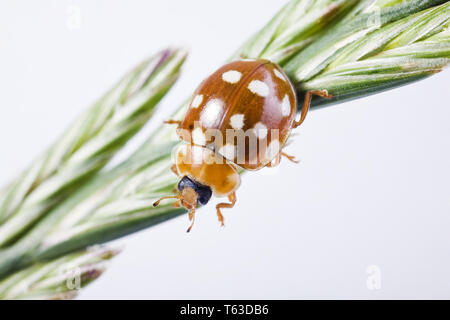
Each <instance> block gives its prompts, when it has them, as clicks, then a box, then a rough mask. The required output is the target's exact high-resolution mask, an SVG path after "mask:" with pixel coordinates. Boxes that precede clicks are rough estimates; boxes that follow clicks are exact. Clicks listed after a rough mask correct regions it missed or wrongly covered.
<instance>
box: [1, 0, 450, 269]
mask: <svg viewBox="0 0 450 320" xmlns="http://www.w3.org/2000/svg"><path fill="white" fill-rule="evenodd" d="M442 2H444V1H414V0H412V1H407V2H404V1H376V2H373V1H355V2H352V3H351V4H348V5H347V6H345V8H344V7H342V8H341V10H340V11H339V13H337V14H336V15H335V16H334V19H331V20H329V21H328V22H327V23H326V24H323V25H321V27H320V28H316V29H314V28H309V30H315V31H314V32H312V33H311V34H309V35H308V36H307V38H308V39H313V40H309V41H310V43H308V44H307V45H304V46H303V45H301V46H300V45H299V46H296V44H297V42H296V41H299V42H302V41H304V39H305V37H303V38H302V37H298V38H296V40H295V41H294V40H293V41H292V42H290V41H286V42H285V43H286V44H285V46H283V45H281V46H279V45H276V46H275V45H274V43H275V44H276V43H277V42H279V40H277V39H278V38H277V36H278V35H280V34H283V33H284V30H287V29H289V28H290V27H292V26H293V25H295V21H296V19H295V18H293V17H294V16H295V15H297V17H298V12H299V10H297V9H298V8H299V6H302V5H303V6H305V3H306V1H292V2H290V3H289V4H288V5H287V7H285V9H282V10H281V11H280V12H279V13H278V15H277V17H276V18H274V19H273V20H272V21H271V22H270V24H272V26H271V27H270V28H269V27H266V28H264V29H263V30H262V31H261V32H260V33H257V34H256V35H255V36H254V37H252V39H250V40H249V41H248V42H247V43H246V44H244V45H243V46H242V47H241V49H240V50H239V51H238V53H237V55H236V56H241V57H252V58H256V57H261V58H268V56H269V55H270V56H274V57H278V58H277V59H279V60H277V62H279V63H280V65H281V66H282V67H283V68H284V69H285V70H286V71H287V72H288V73H289V75H290V78H291V80H292V82H293V83H294V85H295V86H296V88H297V90H298V91H297V94H298V96H299V97H301V96H302V95H303V93H304V90H308V89H310V88H317V89H327V90H329V91H330V92H331V93H333V94H334V96H335V98H334V99H333V100H332V102H335V103H336V102H341V101H343V100H345V99H350V98H357V97H362V96H365V95H367V94H373V93H376V92H380V91H382V90H386V89H387V88H392V87H394V86H397V85H399V84H404V83H409V82H411V81H416V80H417V79H420V78H423V77H426V76H428V75H430V74H433V73H435V72H438V71H440V70H441V69H442V68H443V67H444V66H445V65H447V64H448V63H449V56H448V48H449V45H450V41H449V37H448V24H449V21H450V14H449V12H448V4H444V5H440V6H438V5H439V4H440V3H442ZM314 3H315V4H317V5H323V4H324V3H325V2H321V1H320V2H319V1H317V2H314ZM336 3H338V2H336ZM377 5H378V9H377V10H376V12H377V17H378V18H379V20H377V21H380V23H379V24H377V25H376V26H375V27H374V26H373V25H372V24H371V23H368V22H367V19H369V18H370V19H372V17H373V11H372V10H374V8H375V7H376V6H377ZM286 8H289V10H287V9H286ZM312 9H314V7H312V8H310V10H312ZM316 9H317V8H316ZM308 12H315V10H312V11H306V13H304V14H306V15H307V14H308ZM371 12H372V13H371ZM301 17H302V19H307V18H305V17H304V16H303V15H302V16H301ZM297 19H298V18H297ZM364 19H366V21H365V22H364ZM280 21H281V22H282V23H283V24H284V25H283V26H281V22H280ZM287 21H288V22H289V23H287ZM370 21H372V20H370ZM347 25H350V26H352V28H353V33H352V32H351V31H352V28H349V27H347ZM357 26H359V27H358V28H357ZM274 30H275V31H274ZM298 33H299V34H302V32H301V30H300V31H298ZM292 34H296V33H295V32H294V33H292ZM303 34H304V35H305V34H306V33H303ZM374 34H375V35H376V36H374ZM366 37H375V38H373V40H379V41H373V43H372V42H370V41H364V40H365V39H366ZM323 39H326V40H323ZM327 44H329V45H327ZM272 46H273V48H278V49H270V50H269V49H267V48H272ZM292 46H293V48H300V49H298V50H297V52H295V54H292V52H288V51H287V50H285V49H286V48H287V47H292ZM311 47H315V49H314V50H312V49H310V48H311ZM318 48H323V50H318ZM277 50H278V51H277ZM249 52H253V53H252V54H255V52H256V54H255V55H253V56H249V54H250V53H249ZM358 52H359V54H356V53H358ZM398 57H400V58H401V59H400V61H397V62H398V63H395V64H394V61H393V60H389V59H392V58H398ZM405 57H409V58H413V59H421V60H414V61H413V62H414V64H411V60H409V59H405ZM377 59H387V60H383V62H382V63H380V61H379V60H377ZM435 59H438V60H435ZM436 61H438V63H436ZM418 62H420V63H418ZM385 63H388V64H389V63H391V65H392V68H388V69H386V68H385V66H386V64H385ZM355 65H356V66H355ZM394 66H395V67H394ZM408 70H409V71H408ZM411 70H412V72H411ZM373 75H382V77H378V78H377V79H376V80H373V81H371V77H372V76H373ZM332 77H335V78H332ZM358 77H359V78H358ZM327 79H328V81H329V82H328V83H327V84H326V85H323V86H321V85H320V81H323V82H324V83H326V81H327ZM330 79H333V81H331V80H330ZM355 79H358V80H359V81H356V80H355ZM362 80H364V81H366V82H367V84H364V86H361V85H360V83H361V82H362V83H364V81H362ZM352 89H353V90H352ZM299 100H301V99H299ZM325 102H326V101H325V100H320V99H318V100H315V101H314V103H315V105H316V106H321V105H324V104H325ZM185 108H186V104H183V106H182V107H181V108H180V109H179V110H177V112H176V113H175V115H174V118H175V119H180V118H181V117H182V115H183V114H184V111H185ZM174 129H175V128H174V127H172V126H163V127H161V128H159V129H158V130H157V132H156V133H155V134H154V135H153V136H152V137H150V138H149V139H148V140H147V141H146V142H145V143H144V144H143V145H142V146H141V147H140V148H139V150H138V151H137V152H136V153H135V154H134V155H133V156H132V157H131V158H130V159H128V160H126V161H125V162H124V163H122V164H121V165H120V166H119V167H117V168H115V169H113V170H111V171H107V172H104V173H102V174H100V175H98V176H97V177H96V179H94V180H93V181H91V182H89V183H88V184H86V185H85V186H84V187H83V188H82V190H81V191H80V192H77V193H75V194H74V195H73V197H72V199H69V200H68V201H67V202H64V203H63V204H62V205H60V206H59V207H57V208H56V209H55V210H52V212H51V213H50V214H49V215H48V217H46V219H47V218H48V219H49V220H47V221H46V219H44V220H43V221H42V222H41V223H39V224H37V225H36V226H35V228H34V229H33V230H32V232H30V233H29V234H27V236H25V237H24V238H23V239H22V240H21V241H20V242H19V243H18V244H17V246H16V248H14V247H12V248H11V250H10V251H9V252H8V251H6V252H1V253H0V277H2V276H6V275H8V274H10V273H11V271H13V270H15V269H17V268H23V267H27V266H29V265H32V264H33V263H34V262H35V261H42V260H49V259H54V258H56V257H59V256H62V255H64V254H67V253H68V252H71V251H74V250H78V249H82V248H85V247H86V246H89V245H92V244H96V243H103V242H106V241H109V240H112V239H116V238H118V237H121V236H124V235H126V234H129V233H131V232H135V231H137V230H140V229H143V228H146V227H148V226H151V225H154V224H156V223H159V222H162V221H165V220H168V219H171V218H173V217H175V216H178V215H180V214H182V213H183V212H184V211H182V210H180V209H178V208H173V207H172V206H171V202H170V201H167V202H166V203H165V204H164V205H163V206H161V207H158V208H153V207H152V206H151V204H152V203H153V201H154V199H156V198H158V197H159V195H160V194H164V193H165V194H167V193H171V192H172V188H173V186H174V184H175V183H176V181H177V178H176V177H175V176H174V175H173V174H172V173H171V172H170V170H169V169H168V168H169V166H170V163H171V161H170V153H171V150H172V148H173V146H175V145H176V144H177V143H178V137H177V136H176V134H175V130H174ZM149 158H150V159H154V161H153V160H152V161H148V159H149ZM144 159H147V160H144ZM123 168H127V170H123ZM121 170H123V171H121ZM120 172H121V173H120ZM119 173H120V174H119ZM107 185H109V187H106V186H107ZM66 218H67V220H66ZM44 224H45V226H44ZM22 244H28V245H23V247H22V248H21V247H20V245H22ZM30 244H32V245H30ZM21 249H22V252H21V253H20V254H17V252H20V250H21ZM3 261H10V262H11V261H13V262H14V263H12V264H11V263H10V265H9V266H8V262H5V263H3ZM5 266H6V268H4V267H5Z"/></svg>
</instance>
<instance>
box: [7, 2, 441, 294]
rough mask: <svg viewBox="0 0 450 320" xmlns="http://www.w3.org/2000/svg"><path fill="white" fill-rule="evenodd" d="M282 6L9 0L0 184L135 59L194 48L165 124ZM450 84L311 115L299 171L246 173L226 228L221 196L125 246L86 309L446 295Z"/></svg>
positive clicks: (426, 85)
mask: <svg viewBox="0 0 450 320" xmlns="http://www.w3.org/2000/svg"><path fill="white" fill-rule="evenodd" d="M284 3H285V1H268V0H267V1H261V0H252V1H250V0H246V1H242V0H227V1H218V0H214V1H211V0H204V1H183V0H177V1H175V0H170V1H169V0H165V1H106V0H103V1H98V0H97V1H87V0H86V1H76V0H73V1H61V0H58V1H57V0H54V1H43V0H41V1H8V4H6V2H2V3H1V4H0V40H1V42H0V50H1V59H0V71H1V72H0V88H1V104H0V150H1V157H0V181H1V182H2V183H4V182H6V180H8V179H10V178H12V177H14V176H15V175H16V174H17V173H19V172H20V170H21V169H22V168H24V167H25V166H26V165H27V164H28V163H30V161H32V159H33V158H34V157H35V156H36V155H37V154H38V153H39V152H40V151H42V150H43V149H44V148H45V147H46V146H47V145H48V144H50V142H52V141H53V140H54V139H55V138H56V137H58V134H59V133H60V132H61V131H62V130H63V129H64V128H65V127H66V126H67V125H68V124H69V123H70V122H71V121H72V120H73V119H74V117H75V116H76V115H77V114H78V113H80V112H81V111H82V110H83V109H84V108H85V107H87V106H88V105H89V104H90V103H91V102H92V101H94V100H95V99H96V98H97V97H98V96H100V95H101V94H102V93H103V92H104V91H105V90H106V89H107V88H108V87H109V86H110V85H111V84H113V83H114V82H115V81H116V80H117V79H118V78H119V77H120V76H121V75H122V74H123V73H124V72H125V71H126V70H127V69H129V68H130V67H132V66H134V65H135V64H136V63H137V62H138V61H139V60H141V59H142V58H144V57H146V56H147V55H149V54H152V53H154V52H156V51H157V50H159V49H161V48H162V47H164V46H166V45H170V44H181V45H187V46H188V47H190V49H191V50H190V52H191V55H190V58H189V60H188V62H187V64H186V67H185V68H184V72H183V77H182V78H181V80H180V81H179V82H178V83H177V85H176V86H175V87H174V90H173V91H172V92H171V94H170V96H169V97H167V99H165V100H164V102H163V104H162V106H161V109H162V112H161V114H159V115H158V116H157V117H156V118H155V119H153V120H152V122H150V124H149V125H150V126H151V125H152V124H153V125H155V124H156V122H158V123H159V122H160V121H161V119H163V118H164V115H168V114H170V113H171V111H172V110H173V109H174V108H176V107H177V106H178V105H179V104H180V103H181V102H182V101H184V99H185V98H186V97H187V96H188V95H189V94H190V92H191V91H192V90H193V89H194V88H195V87H196V85H197V84H198V82H199V81H200V79H202V78H203V77H205V76H206V75H207V74H208V73H209V72H211V71H213V70H214V69H215V68H217V67H218V66H220V64H221V63H222V62H223V61H225V60H226V59H227V58H228V57H229V56H230V55H231V54H232V53H233V52H234V51H235V50H236V49H237V47H238V46H239V45H240V44H241V43H242V42H243V41H244V40H245V39H246V38H247V37H248V36H249V35H250V34H252V33H253V32H254V31H256V30H257V29H258V28H259V27H261V26H262V25H263V24H264V23H265V22H266V21H268V19H269V18H270V17H271V16H272V15H273V14H274V13H275V12H276V10H278V8H280V7H281V6H282V5H283V4H284ZM73 7H74V8H76V9H75V10H78V9H80V10H81V11H80V12H81V24H80V28H79V29H74V30H73V29H71V28H68V27H67V25H66V24H67V21H68V19H69V15H70V12H73V11H71V10H74V9H73ZM71 8H72V9H71ZM77 8H78V9H77ZM449 83H450V71H448V70H447V71H444V72H442V73H440V74H438V75H436V76H434V77H432V78H430V79H427V80H425V81H422V82H420V83H416V84H412V85H409V86H406V87H403V88H399V89H395V90H392V91H389V92H386V93H383V94H379V95H375V96H371V97H367V98H364V99H360V100H357V101H353V102H348V103H345V104H341V105H337V106H332V107H329V108H324V109H321V110H317V111H314V112H311V113H310V114H309V115H308V118H307V121H306V122H305V124H304V125H303V126H302V127H301V128H300V129H298V131H297V133H299V135H298V136H297V137H296V139H295V142H294V143H293V144H292V145H290V146H289V150H288V151H289V152H290V153H291V154H293V155H295V156H297V157H298V158H300V159H301V163H300V164H299V165H295V164H292V163H289V162H286V161H284V162H282V164H281V166H280V168H279V169H275V171H272V173H273V174H271V173H270V172H267V171H266V172H262V173H252V174H247V175H245V177H244V179H243V184H242V187H241V188H240V189H239V192H238V202H237V204H236V207H235V208H234V209H232V210H226V211H225V210H224V213H225V217H226V227H225V228H223V229H221V228H219V224H218V222H217V219H216V215H215V210H214V204H215V201H212V202H211V204H210V205H208V206H207V207H206V208H204V209H202V210H201V211H200V212H199V214H198V215H197V219H196V225H195V228H194V229H193V232H192V233H191V234H186V233H185V230H186V228H187V226H188V219H187V217H186V216H182V217H179V218H177V219H174V220H172V221H169V222H166V223H164V224H161V225H158V226H156V227H153V228H151V229H148V230H146V231H142V232H140V233H138V234H135V235H132V236H130V237H128V238H126V239H122V240H119V241H117V242H118V243H117V244H119V245H121V244H125V250H124V252H123V253H122V254H121V255H120V256H119V257H117V258H116V259H114V261H113V263H112V264H111V266H110V269H109V271H107V272H106V273H105V275H104V276H103V277H102V278H100V279H99V280H98V281H96V282H95V283H94V284H92V285H91V286H90V287H88V288H87V289H86V290H84V291H83V292H82V293H81V295H80V298H82V299H100V298H107V299H113V298H114V299H116V298H137V299H154V298H168V299H170V298H177V299H178V298H194V299H195V298H224V299H228V298H236V299H241V298H246V299H253V298H254V299H259V298H276V299H277V298H289V299H291V298H344V299H345V298H364V299H365V298H371V299H372V298H377V299H378V298H450V254H449V229H450V196H449V195H450V186H449V184H450V167H449V163H450V152H449V150H450V139H449V137H450V125H449V119H450V108H449V107H450V106H449V99H450V95H449ZM150 126H149V127H147V128H146V129H145V130H144V132H143V133H142V134H141V135H140V136H139V137H138V139H136V140H134V141H133V142H132V143H131V144H130V145H128V146H127V151H128V153H129V152H131V151H132V149H133V147H136V146H138V145H139V143H140V141H143V140H144V139H145V136H146V135H148V133H149V132H150ZM125 155H126V153H124V154H122V155H121V158H123V157H125ZM372 265H375V266H377V267H378V268H379V271H381V288H380V289H376V290H370V289H369V288H368V287H367V285H366V281H367V278H368V276H369V275H368V274H367V273H366V270H367V268H368V267H369V266H372Z"/></svg>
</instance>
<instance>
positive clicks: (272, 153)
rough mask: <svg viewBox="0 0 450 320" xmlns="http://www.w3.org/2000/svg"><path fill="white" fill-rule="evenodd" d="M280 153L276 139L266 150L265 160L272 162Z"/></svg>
mask: <svg viewBox="0 0 450 320" xmlns="http://www.w3.org/2000/svg"><path fill="white" fill-rule="evenodd" d="M279 152H280V142H279V141H278V139H274V140H272V142H271V143H270V144H269V146H268V147H267V149H266V159H267V160H272V159H273V158H275V157H276V155H277V154H278V153H279Z"/></svg>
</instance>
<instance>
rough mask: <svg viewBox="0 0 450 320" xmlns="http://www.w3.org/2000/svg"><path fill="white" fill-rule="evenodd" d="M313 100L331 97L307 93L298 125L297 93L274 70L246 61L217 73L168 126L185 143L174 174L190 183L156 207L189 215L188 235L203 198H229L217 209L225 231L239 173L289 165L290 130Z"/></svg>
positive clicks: (260, 62)
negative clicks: (166, 205)
mask: <svg viewBox="0 0 450 320" xmlns="http://www.w3.org/2000/svg"><path fill="white" fill-rule="evenodd" d="M313 94H316V95H320V96H322V97H325V98H330V97H331V96H330V95H328V93H327V92H326V90H323V91H308V92H307V93H306V95H305V101H304V105H303V108H302V113H301V117H300V120H298V121H295V114H296V105H297V101H296V94H295V90H294V87H293V85H292V84H291V82H290V81H289V78H288V77H287V76H286V74H285V73H284V72H283V70H282V69H281V68H280V67H279V66H278V65H277V64H275V63H273V62H270V61H268V60H264V59H257V60H252V59H249V60H239V61H234V62H231V63H228V64H226V65H224V66H222V67H221V68H219V69H218V70H217V71H215V72H214V73H213V74H211V75H210V76H209V77H208V78H206V79H205V80H204V81H203V82H202V83H201V84H200V85H199V87H198V88H197V89H196V90H195V92H194V94H193V95H192V97H191V99H190V102H189V108H188V110H187V112H186V115H185V117H184V119H183V120H182V121H175V120H168V121H166V123H176V124H178V128H177V132H178V134H179V136H180V138H181V139H182V140H184V141H185V142H187V143H185V144H181V145H180V146H178V147H177V150H176V156H175V164H174V166H173V167H172V171H173V172H174V173H175V174H177V175H178V176H180V178H182V180H186V181H188V182H189V183H181V184H179V187H178V191H179V194H177V195H175V196H169V197H164V198H161V199H160V200H158V201H157V202H155V205H158V204H159V202H160V201H161V200H163V199H167V198H175V199H177V200H176V201H175V203H174V206H183V207H185V208H186V209H188V210H189V219H190V220H191V221H192V224H191V226H190V227H189V229H188V231H190V230H191V228H192V226H193V223H194V214H195V209H196V207H197V205H198V204H199V203H202V204H203V203H204V204H206V203H205V202H207V200H206V201H205V199H206V198H207V199H208V200H209V197H206V198H205V197H204V195H205V194H206V195H208V194H210V193H212V194H214V195H215V196H216V197H228V200H229V201H230V203H219V204H218V205H217V206H216V211H217V216H218V218H219V221H220V222H221V223H222V225H223V221H224V218H223V215H222V213H221V209H222V208H232V207H233V206H234V204H235V202H236V189H237V188H238V187H239V185H240V176H239V173H238V170H237V168H238V167H241V168H242V169H246V170H258V169H261V168H263V167H265V166H274V165H277V164H278V163H279V160H280V158H281V156H286V157H287V158H288V159H290V160H292V159H293V157H291V156H288V155H286V154H285V153H284V152H282V148H283V146H284V145H285V143H286V140H287V139H288V137H289V134H290V132H291V130H292V129H293V128H296V127H297V126H299V125H300V124H301V123H302V122H303V120H304V119H305V116H306V113H307V111H308V109H309V103H310V101H311V96H312V95H313ZM186 132H187V133H189V134H185V133H186ZM212 132H213V134H211V133H212ZM193 159H194V161H192V160H193ZM180 185H181V186H182V187H180ZM208 188H209V189H208ZM199 190H200V191H199ZM199 192H200V193H201V194H200V193H199ZM200 198H201V199H200Z"/></svg>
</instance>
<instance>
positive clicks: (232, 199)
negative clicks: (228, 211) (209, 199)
mask: <svg viewBox="0 0 450 320" xmlns="http://www.w3.org/2000/svg"><path fill="white" fill-rule="evenodd" d="M228 200H229V201H230V203H225V202H223V203H219V204H218V205H217V206H216V210H217V217H218V218H219V222H220V224H221V226H222V227H223V226H225V223H224V221H225V218H224V217H223V214H222V212H221V210H220V209H221V208H233V207H234V205H235V204H236V192H233V193H231V194H230V195H229V196H228Z"/></svg>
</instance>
